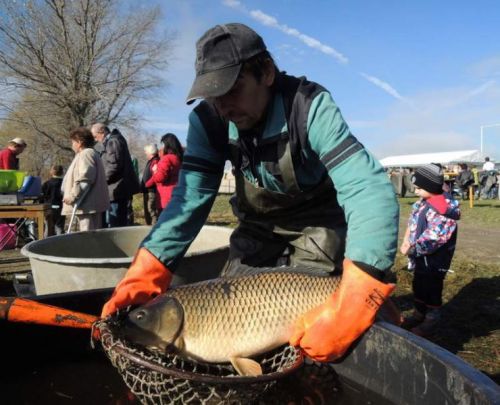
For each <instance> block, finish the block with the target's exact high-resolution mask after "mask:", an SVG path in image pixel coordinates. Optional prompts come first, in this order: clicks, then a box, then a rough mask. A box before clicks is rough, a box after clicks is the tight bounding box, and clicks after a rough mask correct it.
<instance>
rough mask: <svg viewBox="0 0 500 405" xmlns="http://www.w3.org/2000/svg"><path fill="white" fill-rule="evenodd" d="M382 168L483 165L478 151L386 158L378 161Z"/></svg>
mask: <svg viewBox="0 0 500 405" xmlns="http://www.w3.org/2000/svg"><path fill="white" fill-rule="evenodd" d="M380 163H381V164H382V166H384V167H416V166H420V165H424V164H427V163H441V164H443V165H445V164H453V163H471V164H481V163H484V157H483V156H482V155H481V153H480V152H479V151H478V150H459V151H455V152H438V153H420V154H417V155H398V156H388V157H386V158H384V159H381V160H380Z"/></svg>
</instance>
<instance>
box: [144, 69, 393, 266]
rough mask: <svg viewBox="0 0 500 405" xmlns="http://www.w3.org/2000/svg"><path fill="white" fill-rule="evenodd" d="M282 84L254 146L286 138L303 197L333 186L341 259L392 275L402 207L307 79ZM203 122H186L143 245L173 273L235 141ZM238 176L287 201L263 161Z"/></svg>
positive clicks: (233, 131)
mask: <svg viewBox="0 0 500 405" xmlns="http://www.w3.org/2000/svg"><path fill="white" fill-rule="evenodd" d="M279 80H281V82H282V83H285V85H284V86H281V87H280V86H278V87H277V89H276V91H275V94H274V97H273V100H272V101H271V103H270V105H269V107H268V112H267V121H266V124H265V127H264V129H263V131H262V133H261V134H260V141H259V142H261V143H264V144H265V143H266V140H270V139H272V138H274V137H277V136H283V134H290V138H291V139H290V142H291V144H292V148H293V154H294V167H295V174H296V178H297V181H298V183H299V187H300V189H301V190H308V189H312V188H314V187H315V186H316V185H317V184H319V183H320V182H322V181H323V180H324V176H325V175H328V176H330V178H331V180H332V181H333V185H334V187H335V190H336V192H337V200H338V203H339V204H340V206H341V207H342V209H343V210H344V215H345V220H346V221H347V224H348V233H347V242H346V252H345V256H346V257H348V258H349V259H351V260H353V261H358V262H362V263H366V264H368V265H370V266H374V267H376V268H378V269H380V270H385V269H388V268H390V267H391V266H392V264H393V260H394V256H395V253H396V247H397V234H398V223H399V206H398V203H397V200H396V196H395V194H394V191H393V188H392V185H391V183H390V182H389V179H388V177H387V175H386V174H385V172H384V170H383V168H382V166H381V165H380V163H379V162H378V161H377V160H376V159H375V158H374V157H373V156H372V155H371V154H370V153H369V152H368V151H367V150H366V149H365V148H364V147H363V145H361V144H360V143H359V142H358V141H357V139H356V138H355V137H354V136H353V135H352V134H351V132H350V130H349V127H348V126H347V124H346V122H345V121H344V119H343V117H342V115H341V113H340V110H339V108H338V107H337V105H336V104H335V102H334V101H333V99H332V97H331V95H330V93H329V92H328V91H326V90H325V89H324V88H322V87H321V86H319V85H317V84H316V83H313V82H308V81H307V80H306V79H304V78H302V79H297V78H294V77H291V76H286V75H283V74H281V75H280V76H279ZM297 84H298V87H297ZM202 103H205V102H202ZM201 105H203V104H201ZM201 115H202V114H200V108H199V106H198V107H197V108H195V110H194V111H193V112H192V113H191V114H190V116H189V130H188V136H187V148H186V152H185V154H184V161H183V167H182V170H181V173H180V177H179V183H178V185H177V187H176V188H175V190H174V192H173V195H172V200H171V202H170V204H169V205H168V207H167V209H165V210H164V211H163V212H162V214H161V216H160V218H159V221H158V223H157V224H156V225H155V227H154V228H153V230H152V232H151V233H150V234H149V235H148V236H147V237H146V239H145V240H144V241H143V243H142V246H143V247H145V248H146V249H148V250H149V251H150V252H151V253H153V254H154V255H155V256H156V257H158V258H159V259H160V260H161V261H162V262H163V263H164V264H165V265H166V266H167V267H168V268H169V269H170V270H172V271H175V268H176V266H177V263H178V261H179V259H180V258H181V257H182V256H183V255H184V253H185V252H186V250H187V248H188V247H189V245H190V243H191V242H192V241H193V239H194V238H195V236H196V235H197V234H198V232H199V230H200V229H201V227H202V226H203V224H204V223H205V221H206V218H207V216H208V214H209V212H210V209H211V207H212V204H213V202H214V200H215V197H216V195H217V192H218V189H219V185H220V182H221V178H222V175H223V169H224V166H225V163H226V160H228V159H229V155H228V148H227V147H226V146H227V143H228V142H233V143H234V142H237V140H238V138H239V136H240V134H239V132H238V129H237V128H236V126H235V125H234V124H233V123H231V122H229V123H224V122H222V121H221V122H215V125H209V124H207V120H206V118H204V117H203V116H201ZM212 119H215V120H216V121H217V119H216V118H214V117H212ZM212 124H214V123H212ZM207 126H211V127H213V126H215V127H217V126H220V128H225V129H224V131H225V132H227V134H223V132H222V130H221V129H220V128H219V130H218V132H217V133H218V135H217V136H216V137H214V130H213V128H211V129H210V131H207ZM243 171H244V175H245V177H246V178H247V179H248V180H250V181H254V182H256V183H258V184H259V185H261V186H262V187H264V188H267V189H269V190H272V191H279V192H283V193H287V190H285V189H284V185H283V183H282V182H281V181H280V179H279V178H277V177H276V176H275V175H274V174H273V173H272V170H271V169H270V167H269V165H268V164H266V162H265V161H264V159H256V160H255V161H253V162H251V164H250V165H247V166H246V168H244V169H243Z"/></svg>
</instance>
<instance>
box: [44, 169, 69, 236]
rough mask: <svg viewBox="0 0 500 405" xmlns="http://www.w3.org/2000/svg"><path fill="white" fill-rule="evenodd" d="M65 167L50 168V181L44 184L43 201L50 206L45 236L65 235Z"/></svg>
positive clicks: (46, 219)
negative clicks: (63, 211) (63, 184)
mask: <svg viewBox="0 0 500 405" xmlns="http://www.w3.org/2000/svg"><path fill="white" fill-rule="evenodd" d="M63 172H64V170H63V167H62V166H61V165H54V166H52V167H51V168H50V179H49V180H47V181H46V182H45V183H43V184H42V201H43V202H45V203H48V204H50V210H49V212H48V214H47V215H46V218H45V235H44V237H47V236H53V235H61V234H63V233H64V222H65V221H64V220H65V217H64V215H61V212H62V205H63V195H62V190H61V187H62V181H63Z"/></svg>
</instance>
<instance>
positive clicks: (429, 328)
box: [411, 308, 441, 337]
mask: <svg viewBox="0 0 500 405" xmlns="http://www.w3.org/2000/svg"><path fill="white" fill-rule="evenodd" d="M440 320H441V309H440V308H432V309H428V310H427V313H426V314H425V319H424V320H423V322H422V323H420V325H417V326H415V327H414V328H413V329H411V331H412V332H413V333H414V334H415V335H418V336H422V337H425V336H429V335H432V334H433V333H434V332H435V331H436V326H437V324H438V323H439V321H440Z"/></svg>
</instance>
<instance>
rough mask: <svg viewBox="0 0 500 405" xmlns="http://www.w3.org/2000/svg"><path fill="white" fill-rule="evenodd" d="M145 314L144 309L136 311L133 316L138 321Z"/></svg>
mask: <svg viewBox="0 0 500 405" xmlns="http://www.w3.org/2000/svg"><path fill="white" fill-rule="evenodd" d="M145 316H146V312H145V311H139V312H137V314H136V315H135V317H136V318H137V320H138V321H140V320H141V319H142V318H144V317H145Z"/></svg>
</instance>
